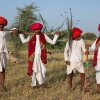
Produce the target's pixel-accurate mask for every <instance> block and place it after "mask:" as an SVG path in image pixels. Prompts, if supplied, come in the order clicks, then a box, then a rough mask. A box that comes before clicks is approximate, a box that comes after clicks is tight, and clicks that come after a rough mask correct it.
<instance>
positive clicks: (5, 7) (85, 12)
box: [0, 0, 100, 34]
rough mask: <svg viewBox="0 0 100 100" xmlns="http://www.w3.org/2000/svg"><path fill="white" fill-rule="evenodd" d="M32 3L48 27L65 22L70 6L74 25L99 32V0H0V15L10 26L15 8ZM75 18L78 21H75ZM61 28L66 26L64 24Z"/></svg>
mask: <svg viewBox="0 0 100 100" xmlns="http://www.w3.org/2000/svg"><path fill="white" fill-rule="evenodd" d="M32 3H34V4H35V5H36V6H38V10H39V11H38V12H36V14H37V15H38V14H39V13H41V15H42V16H43V18H44V19H45V20H46V21H47V22H48V24H49V26H50V27H51V26H54V27H58V26H60V25H61V24H62V23H63V22H65V18H66V16H67V15H69V9H70V8H71V9H72V14H73V19H74V20H75V23H74V26H75V27H79V28H81V29H82V30H83V32H93V33H95V34H99V32H98V24H99V23H100V0H1V1H0V16H4V17H5V18H7V20H8V26H10V25H11V24H12V23H13V22H14V18H15V16H16V15H17V8H24V7H25V6H26V5H30V4H32ZM66 11H67V13H66V14H67V15H66V14H65V12H66ZM61 14H62V16H61ZM77 20H80V21H79V22H78V23H77ZM63 28H64V29H65V28H67V26H66V24H65V25H64V27H63Z"/></svg>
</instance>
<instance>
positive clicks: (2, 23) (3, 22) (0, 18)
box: [0, 16, 7, 26]
mask: <svg viewBox="0 0 100 100" xmlns="http://www.w3.org/2000/svg"><path fill="white" fill-rule="evenodd" d="M0 25H4V26H6V25H7V20H6V19H5V18H4V17H2V16H0Z"/></svg>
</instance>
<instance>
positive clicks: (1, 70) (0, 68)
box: [0, 16, 13, 94]
mask: <svg viewBox="0 0 100 100" xmlns="http://www.w3.org/2000/svg"><path fill="white" fill-rule="evenodd" d="M6 25H7V20H6V19H5V18H4V17H2V16H0V94H1V93H2V91H3V90H4V89H6V88H5V87H4V80H5V69H6V66H7V58H8V50H7V45H6V42H7V41H6V37H7V36H6V35H7V34H8V33H13V31H10V32H8V31H4V27H5V26H6Z"/></svg>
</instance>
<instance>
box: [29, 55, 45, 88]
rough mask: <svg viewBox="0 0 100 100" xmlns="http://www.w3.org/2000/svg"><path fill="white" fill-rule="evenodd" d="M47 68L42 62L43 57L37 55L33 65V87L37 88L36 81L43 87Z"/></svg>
mask: <svg viewBox="0 0 100 100" xmlns="http://www.w3.org/2000/svg"><path fill="white" fill-rule="evenodd" d="M45 73H46V68H45V66H44V64H43V63H42V61H41V56H40V55H39V54H36V55H35V57H34V63H33V74H32V84H31V86H33V87H34V86H36V79H37V80H38V82H39V84H40V85H42V84H43V83H44V82H45Z"/></svg>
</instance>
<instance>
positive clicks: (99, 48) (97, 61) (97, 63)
mask: <svg viewBox="0 0 100 100" xmlns="http://www.w3.org/2000/svg"><path fill="white" fill-rule="evenodd" d="M98 31H99V32H100V24H99V25H98ZM89 51H94V58H93V66H94V67H95V70H96V83H97V90H96V91H97V92H99V93H100V36H99V37H98V38H97V39H96V40H95V41H94V42H93V44H92V45H91V47H89Z"/></svg>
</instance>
